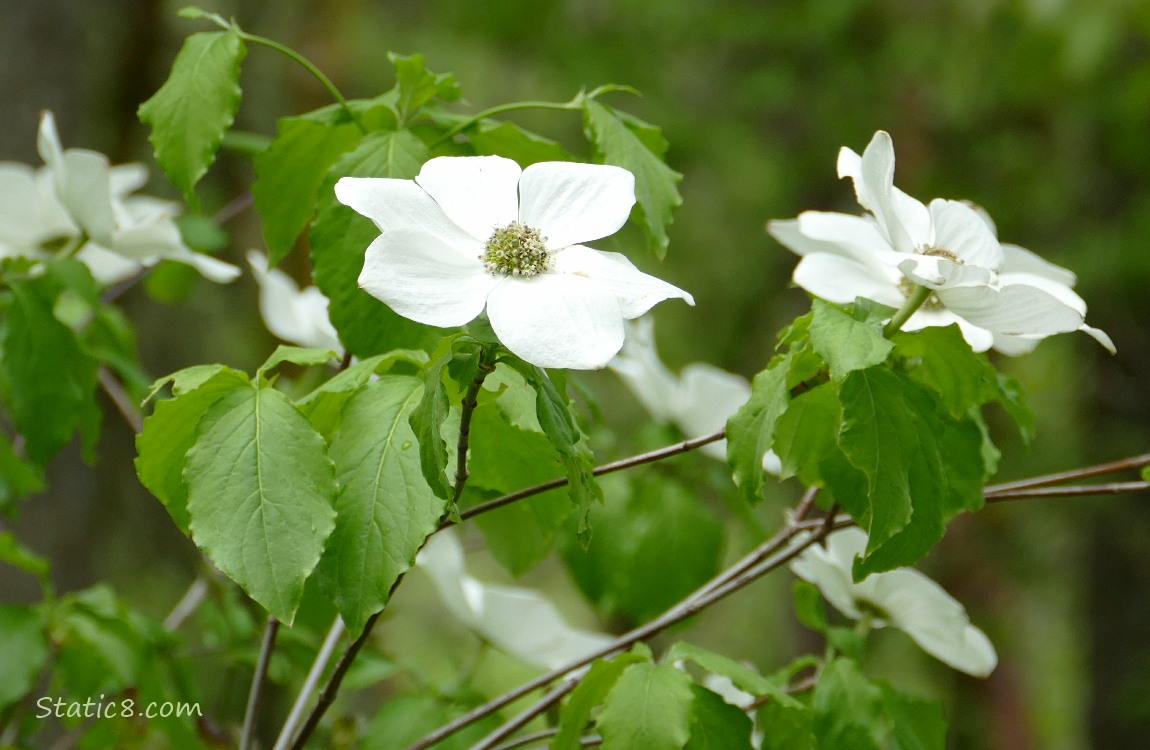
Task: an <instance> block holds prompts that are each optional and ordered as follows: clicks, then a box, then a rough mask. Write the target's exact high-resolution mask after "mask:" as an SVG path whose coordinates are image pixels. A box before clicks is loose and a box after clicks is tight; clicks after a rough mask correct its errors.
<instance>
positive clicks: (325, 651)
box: [274, 615, 344, 750]
mask: <svg viewBox="0 0 1150 750" xmlns="http://www.w3.org/2000/svg"><path fill="white" fill-rule="evenodd" d="M343 631H344V625H343V619H342V618H341V617H340V616H339V615H336V617H335V620H334V621H333V622H332V624H331V627H330V628H328V631H327V636H326V637H325V638H324V639H323V645H322V646H321V647H320V649H319V653H318V654H316V657H315V660H314V661H313V662H312V664H311V669H310V670H308V673H307V678H306V679H304V683H303V687H302V688H300V691H299V695H297V696H296V699H295V703H294V704H293V705H292V708H291V713H289V714H288V718H287V721H285V722H284V725H283V729H281V730H280V735H279V737H277V738H276V744H275V748H274V750H286V748H287V746H288V743H289V742H291V741H292V735H294V734H295V730H296V727H298V726H299V722H300V719H302V718H303V712H304V708H305V707H306V706H307V704H308V701H310V700H311V697H312V696H313V695H314V694H315V688H316V685H318V684H319V678H320V677H321V676H322V675H323V672H324V670H325V669H327V665H328V662H330V661H331V656H332V654H334V653H335V647H336V645H337V644H338V643H339V639H340V636H342V635H343Z"/></svg>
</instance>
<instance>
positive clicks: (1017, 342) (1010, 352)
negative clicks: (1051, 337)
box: [994, 333, 1046, 357]
mask: <svg viewBox="0 0 1150 750" xmlns="http://www.w3.org/2000/svg"><path fill="white" fill-rule="evenodd" d="M1044 338H1046V337H1045V336H1007V335H1005V334H1001V333H997V334H994V351H996V352H999V353H1000V354H1005V355H1006V356H1008V357H1021V356H1023V355H1024V354H1030V353H1031V352H1032V351H1034V350H1035V348H1036V347H1037V346H1038V345H1039V344H1040V343H1042V340H1043V339H1044Z"/></svg>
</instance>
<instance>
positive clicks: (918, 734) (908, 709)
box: [882, 684, 947, 750]
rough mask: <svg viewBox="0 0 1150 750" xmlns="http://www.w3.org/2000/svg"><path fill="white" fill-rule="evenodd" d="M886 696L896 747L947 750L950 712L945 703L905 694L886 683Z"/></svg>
mask: <svg viewBox="0 0 1150 750" xmlns="http://www.w3.org/2000/svg"><path fill="white" fill-rule="evenodd" d="M882 698H883V708H884V709H885V712H886V715H887V717H889V719H890V725H891V729H892V732H891V745H890V746H891V748H892V750H946V733H947V726H946V712H945V711H944V710H943V707H942V704H941V703H939V702H937V701H928V700H923V699H922V698H916V697H914V696H911V695H905V694H903V693H900V692H898V691H897V690H895V689H894V688H892V687H891V686H890V685H885V684H884V685H882Z"/></svg>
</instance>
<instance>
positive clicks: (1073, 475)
mask: <svg viewBox="0 0 1150 750" xmlns="http://www.w3.org/2000/svg"><path fill="white" fill-rule="evenodd" d="M1143 466H1150V453H1142V454H1140V455H1137V456H1130V457H1129V458H1120V459H1118V460H1117V461H1107V462H1106V463H1102V464H1094V465H1093V466H1084V467H1083V468H1081V469H1071V470H1069V471H1059V472H1055V473H1054V474H1044V475H1042V476H1039V477H1033V478H1031V479H1019V480H1017V481H1014V482H1003V483H1001V484H992V485H990V486H988V487H987V488H986V495H987V497H990V496H991V495H997V494H1000V493H1003V492H1007V491H1010V490H1018V489H1023V488H1027V487H1044V486H1046V485H1049V484H1061V483H1062V482H1069V481H1072V480H1075V479H1087V478H1089V477H1096V476H1099V475H1100V474H1113V473H1114V472H1117V471H1127V470H1130V469H1140V468H1142V467H1143Z"/></svg>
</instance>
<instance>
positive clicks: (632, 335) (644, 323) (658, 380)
mask: <svg viewBox="0 0 1150 750" xmlns="http://www.w3.org/2000/svg"><path fill="white" fill-rule="evenodd" d="M608 367H610V368H611V369H612V370H613V371H614V372H615V373H616V374H617V375H618V376H619V377H620V378H622V379H623V382H624V383H625V384H626V385H627V387H628V388H629V389H630V390H631V393H633V394H634V395H635V398H637V399H639V403H641V404H642V405H643V407H644V408H645V409H646V410H647V412H648V413H649V414H650V415H651V416H652V417H653V418H655V419H656V420H658V421H660V422H671V421H673V413H674V406H675V399H676V398H677V397H678V389H679V379H678V378H676V377H675V375H674V373H672V372H671V371H670V370H668V369H667V366H666V365H664V364H663V362H662V360H660V359H659V354H658V352H657V351H656V349H655V321H653V320H652V319H651V318H640V319H639V320H636V321H633V322H628V324H627V325H626V340H625V341H624V342H623V350H622V351H621V352H619V354H618V356H616V357H615V358H614V359H612V360H611V363H610V364H609V365H608Z"/></svg>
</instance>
